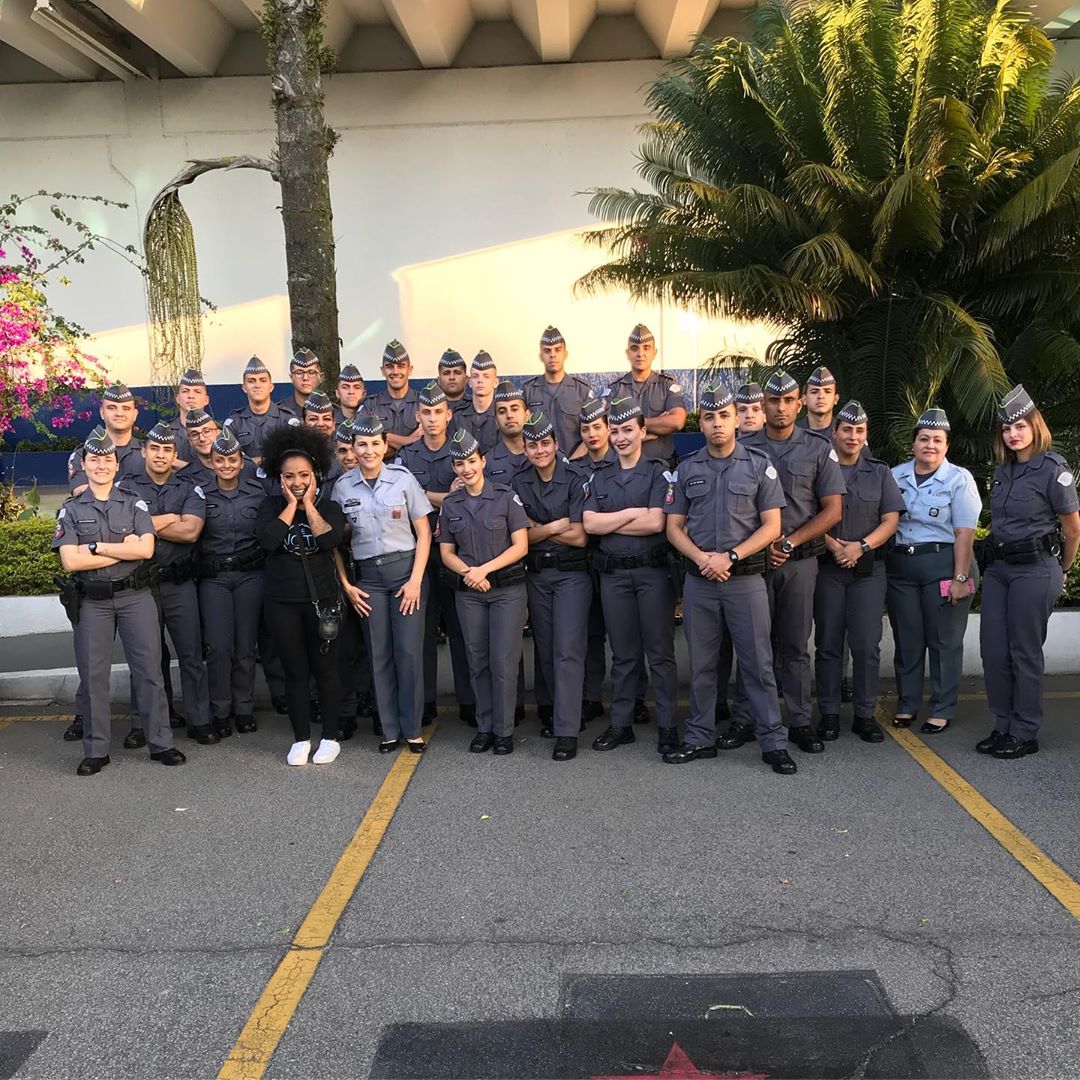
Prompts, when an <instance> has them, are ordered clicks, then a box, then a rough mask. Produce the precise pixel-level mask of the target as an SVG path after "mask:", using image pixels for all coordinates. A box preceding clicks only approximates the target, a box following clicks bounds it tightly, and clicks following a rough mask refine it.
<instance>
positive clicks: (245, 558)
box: [199, 548, 266, 577]
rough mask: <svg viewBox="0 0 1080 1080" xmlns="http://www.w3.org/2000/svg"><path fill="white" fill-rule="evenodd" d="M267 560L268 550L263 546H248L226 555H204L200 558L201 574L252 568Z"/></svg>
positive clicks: (208, 575) (206, 575)
mask: <svg viewBox="0 0 1080 1080" xmlns="http://www.w3.org/2000/svg"><path fill="white" fill-rule="evenodd" d="M265 562H266V552H265V551H263V550H262V548H246V549H245V550H244V551H236V552H233V554H232V555H226V556H223V557H222V556H217V555H210V556H206V555H204V556H202V557H201V558H200V559H199V576H200V577H213V576H214V575H215V574H224V573H226V572H227V571H229V570H251V569H252V568H254V567H257V566H262V565H263V563H265Z"/></svg>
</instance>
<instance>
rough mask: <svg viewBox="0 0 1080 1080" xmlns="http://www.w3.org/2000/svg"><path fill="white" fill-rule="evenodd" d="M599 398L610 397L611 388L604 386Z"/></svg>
mask: <svg viewBox="0 0 1080 1080" xmlns="http://www.w3.org/2000/svg"><path fill="white" fill-rule="evenodd" d="M600 396H601V397H611V387H610V386H605V387H604V390H603V393H601V395H600Z"/></svg>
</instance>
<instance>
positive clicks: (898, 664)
mask: <svg viewBox="0 0 1080 1080" xmlns="http://www.w3.org/2000/svg"><path fill="white" fill-rule="evenodd" d="M948 450H949V419H948V417H947V416H946V415H945V413H944V411H943V410H942V409H927V411H926V412H924V413H923V414H922V416H920V417H919V420H918V422H917V424H916V425H915V443H914V447H913V451H914V454H913V457H912V460H911V461H905V462H904V463H903V464H902V465H897V466H895V468H894V469H893V471H892V473H893V478H894V479H895V480H896V484H897V486H898V487H899V488H900V494H901V496H903V499H904V505H905V506H906V507H907V511H906V513H904V514H903V515H902V516H901V518H900V527H899V528H898V529H897V531H896V544H895V547H894V548H893V550H892V552H891V553H890V554H889V557H888V559H887V561H886V564H885V565H886V571H887V573H888V579H889V583H888V592H887V603H888V609H889V621H890V622H891V623H892V631H893V643H894V646H895V655H894V667H895V669H896V698H897V701H896V715H895V718H894V720H893V725H894V726H895V727H908V726H909V725H910V724H911V722H912V720H914V719H915V717H916V715H917V714H918V712H919V706H920V704H921V703H922V696H923V670H924V664H925V659H926V654H927V652H929V654H930V686H931V692H930V704H929V713H928V716H927V719H926V721H925V723H924V724H923V725H922V727H921V728H920V729H919V730H920V731H921V732H922V733H923V734H924V735H936V734H938V733H939V732H942V731H944V730H945V729H946V728H947V727H948V726H949V724H950V723H951V722H952V719H953V717H954V716H955V715H956V702H957V698H958V696H959V693H960V674H961V671H962V670H963V661H964V630H965V629H966V628H967V620H968V613H969V612H970V611H971V597H972V595H973V594H974V591H975V588H974V586H975V582H974V578H973V575H974V574H975V565H974V555H973V546H974V543H975V526H976V525H978V523H979V514H980V512H981V511H982V500H981V499H980V497H979V492H978V489H977V488H976V487H975V479H974V477H972V475H971V473H969V472H968V471H967V469H962V468H960V467H959V466H958V465H954V464H953V463H952V462H951V461H949V459H948V457H947V456H946V455H947V454H948Z"/></svg>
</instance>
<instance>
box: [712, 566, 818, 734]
mask: <svg viewBox="0 0 1080 1080" xmlns="http://www.w3.org/2000/svg"><path fill="white" fill-rule="evenodd" d="M817 572H818V561H817V559H800V560H798V562H793V561H792V560H791V559H788V561H787V562H786V563H784V565H783V566H781V567H779V568H778V569H776V570H770V571H769V572H768V573H767V574H766V575H765V587H766V588H767V589H768V592H769V614H770V616H771V618H772V639H773V672H774V674H775V677H776V682H777V684H778V685H779V687H780V689H781V690H783V692H784V704H785V705H787V710H788V727H789V728H794V727H806V726H807V725H808V724H809V723H810V719H811V706H810V650H809V643H810V631H811V630H812V629H813V624H814V586H815V585H816V584H817ZM732 715H733V717H734V718H735V719H736V720H738V721H739V722H740V723H744V724H747V723H755V722H756V718H755V716H754V714H753V712H752V710H751V708H750V702H749V701H748V699H747V696H746V680H745V678H744V677H743V671H742V665H741V664H740V665H739V669H738V671H737V673H736V678H735V695H734V697H733V699H732Z"/></svg>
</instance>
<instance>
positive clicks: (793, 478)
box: [785, 461, 817, 499]
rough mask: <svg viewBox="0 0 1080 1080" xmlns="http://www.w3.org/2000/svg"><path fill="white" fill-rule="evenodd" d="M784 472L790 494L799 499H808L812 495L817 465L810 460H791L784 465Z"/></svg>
mask: <svg viewBox="0 0 1080 1080" xmlns="http://www.w3.org/2000/svg"><path fill="white" fill-rule="evenodd" d="M785 472H786V473H787V477H788V488H789V491H790V493H791V495H792V496H794V497H796V498H799V499H809V498H811V497H812V496H813V494H814V477H815V476H816V475H817V466H816V465H815V464H814V463H813V462H812V461H793V462H791V463H790V464H789V465H788V466H787V467H786V469H785Z"/></svg>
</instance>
